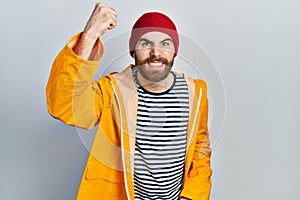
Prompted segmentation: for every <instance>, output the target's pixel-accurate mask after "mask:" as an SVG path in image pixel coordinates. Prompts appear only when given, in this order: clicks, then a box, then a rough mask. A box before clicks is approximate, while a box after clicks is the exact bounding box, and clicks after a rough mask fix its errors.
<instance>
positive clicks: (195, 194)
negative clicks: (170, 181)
mask: <svg viewBox="0 0 300 200" xmlns="http://www.w3.org/2000/svg"><path fill="white" fill-rule="evenodd" d="M199 86H200V87H202V89H203V95H202V99H201V106H200V120H199V122H198V123H199V124H198V131H197V137H196V138H195V141H194V142H195V148H194V154H193V160H192V163H191V165H190V168H189V171H188V175H187V177H186V178H185V181H184V188H183V190H182V193H181V196H182V197H186V198H187V199H192V200H208V199H209V198H210V190H211V174H212V170H211V167H210V157H211V149H210V142H209V135H208V127H207V119H208V100H207V95H206V84H205V83H204V82H203V81H200V82H199V83H198V86H197V84H196V88H197V87H199Z"/></svg>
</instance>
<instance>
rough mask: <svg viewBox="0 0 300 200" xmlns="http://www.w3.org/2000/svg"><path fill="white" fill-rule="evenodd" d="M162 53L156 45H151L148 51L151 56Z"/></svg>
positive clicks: (158, 55)
mask: <svg viewBox="0 0 300 200" xmlns="http://www.w3.org/2000/svg"><path fill="white" fill-rule="evenodd" d="M161 54H162V49H161V48H159V47H157V46H153V47H152V48H151V51H150V55H151V56H153V57H160V56H161Z"/></svg>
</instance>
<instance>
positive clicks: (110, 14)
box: [83, 2, 117, 39]
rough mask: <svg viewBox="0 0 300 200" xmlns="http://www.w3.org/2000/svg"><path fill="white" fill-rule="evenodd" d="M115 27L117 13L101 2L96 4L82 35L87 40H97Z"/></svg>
mask: <svg viewBox="0 0 300 200" xmlns="http://www.w3.org/2000/svg"><path fill="white" fill-rule="evenodd" d="M116 25H117V12H116V11H115V10H114V9H113V8H110V7H108V6H107V5H105V4H104V3H102V2H98V3H96V5H95V8H94V10H93V12H92V15H91V16H90V18H89V20H88V22H87V24H86V26H85V28H84V31H83V34H85V35H86V36H88V37H89V38H94V39H96V38H98V37H100V36H101V35H103V34H104V33H105V32H106V31H107V30H110V29H113V28H114V27H116Z"/></svg>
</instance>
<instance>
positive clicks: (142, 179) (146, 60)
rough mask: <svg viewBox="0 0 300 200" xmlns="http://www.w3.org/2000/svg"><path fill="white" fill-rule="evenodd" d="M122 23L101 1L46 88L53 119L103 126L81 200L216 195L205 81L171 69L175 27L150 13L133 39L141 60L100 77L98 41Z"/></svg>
mask: <svg viewBox="0 0 300 200" xmlns="http://www.w3.org/2000/svg"><path fill="white" fill-rule="evenodd" d="M116 20H117V13H116V11H115V10H113V9H112V8H110V7H108V6H106V5H105V4H103V3H97V4H96V6H95V8H94V11H93V13H92V15H91V17H90V19H89V20H88V22H87V25H86V27H85V29H84V31H83V32H82V33H79V34H77V35H75V36H73V38H71V40H70V41H69V42H68V44H67V45H66V46H65V47H64V48H63V50H62V51H61V52H60V53H59V55H58V56H57V58H56V59H55V61H54V63H53V67H52V70H51V73H50V77H49V81H48V85H47V91H46V93H47V103H48V110H49V113H50V114H51V115H52V116H53V117H55V118H57V119H60V120H62V121H63V122H65V123H67V124H70V125H74V126H78V127H81V128H86V129H91V128H93V127H94V126H95V125H96V124H98V129H97V133H96V136H95V139H94V143H93V146H92V149H91V152H90V155H89V158H88V160H87V164H86V167H85V170H84V173H83V176H82V180H81V184H80V187H79V190H78V194H77V199H78V200H83V199H84V200H87V199H88V200H94V199H95V200H96V199H109V200H111V199H122V200H127V199H128V200H130V199H131V200H133V199H142V200H148V199H156V200H158V199H168V200H173V199H174V200H177V199H193V200H207V199H209V195H210V189H211V180H210V177H211V168H210V155H211V149H210V147H209V139H208V128H207V115H208V111H207V110H208V101H207V96H206V84H205V82H204V81H202V80H193V79H191V78H189V77H187V76H185V75H184V74H180V73H176V72H173V71H171V68H172V65H173V61H174V58H175V57H176V55H177V53H178V46H179V39H178V33H177V30H176V26H175V25H174V23H173V22H172V21H171V19H170V18H168V17H167V16H166V15H164V14H162V13H158V12H149V13H145V14H144V15H142V16H141V17H140V18H139V19H138V20H137V21H136V23H135V24H134V26H133V28H132V32H131V37H130V40H129V50H130V55H131V56H132V57H133V58H134V59H135V64H134V65H130V66H129V67H127V68H126V69H125V70H124V71H123V72H120V73H111V74H108V75H107V76H104V77H101V78H100V79H99V80H97V81H93V76H94V74H95V72H96V70H97V67H98V65H99V62H100V59H101V57H102V54H103V46H102V43H101V41H100V39H99V38H100V36H101V35H103V34H104V33H105V32H106V31H107V30H110V29H112V28H114V27H115V26H116ZM116 48H117V47H116Z"/></svg>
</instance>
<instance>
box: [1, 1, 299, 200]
mask: <svg viewBox="0 0 300 200" xmlns="http://www.w3.org/2000/svg"><path fill="white" fill-rule="evenodd" d="M105 2H106V3H107V4H108V5H110V6H111V7H113V8H115V9H116V10H117V12H118V13H119V21H118V27H117V28H116V29H114V30H112V31H109V32H108V33H107V34H106V35H105V36H104V37H103V40H104V41H111V39H110V37H113V38H114V37H115V38H116V36H118V35H122V34H123V33H124V32H125V33H126V32H127V33H128V31H129V30H130V28H131V27H132V25H133V23H134V21H135V20H136V19H137V17H138V16H140V15H141V14H142V13H143V12H146V11H149V10H152V11H153V10H154V11H161V12H164V13H166V14H168V15H169V16H170V17H171V18H172V19H173V20H174V21H175V23H176V25H177V27H178V31H179V32H180V34H181V35H183V36H185V37H187V38H190V39H191V40H193V41H194V43H195V44H198V47H199V46H202V47H203V49H205V50H206V52H207V53H208V54H209V56H210V58H211V59H212V60H213V62H214V63H215V67H216V69H217V70H218V71H219V73H220V75H221V77H222V79H223V82H224V88H225V91H226V97H227V98H226V99H227V101H226V117H225V126H224V128H223V131H222V132H221V133H222V134H221V135H219V136H220V137H219V140H218V142H217V140H216V139H214V149H213V150H214V152H213V156H212V167H213V171H214V173H213V178H212V179H213V188H212V194H211V199H213V200H269V199H270V200H282V199H289V200H299V199H300V191H299V185H300V170H299V169H300V156H299V153H300V147H299V144H298V143H299V141H300V131H299V130H300V123H299V122H300V104H299V102H300V69H299V67H300V60H299V53H300V51H299V50H300V27H299V24H300V3H299V1H296V0H285V1H283V0H253V1H246V0H227V1H221V0H214V1H192V0H184V1H174V0H164V1H158V0H152V1H135V0H127V1H113V0H111V1H105ZM94 3H95V1H86V0H85V1H83V0H81V1H80V0H72V1H71V0H52V1H38V0H28V1H1V3H0V15H1V18H0V20H1V21H0V22H1V37H0V42H1V43H0V44H1V46H0V58H1V66H0V81H1V84H0V90H1V104H0V158H1V161H0V199H5V200H17V199H23V200H52V199H59V200H69V199H74V198H75V196H76V192H77V188H78V185H79V182H80V179H81V174H82V171H83V168H84V166H85V161H86V158H87V155H88V151H87V148H88V146H89V143H90V142H91V141H92V137H93V131H91V132H86V131H82V130H78V129H76V128H74V127H70V126H66V125H64V124H63V123H61V122H59V121H57V120H55V119H53V118H51V117H50V116H49V114H48V113H47V109H46V102H45V87H46V83H47V79H48V75H49V71H50V68H51V64H52V62H53V60H54V58H55V56H56V55H57V53H58V52H59V51H60V49H61V48H62V47H63V46H64V45H65V43H66V42H67V40H68V39H69V38H70V37H71V36H72V35H73V34H75V33H77V32H79V31H81V30H82V29H83V27H84V25H85V23H86V21H87V19H88V17H89V16H90V13H91V11H92V9H93V7H94ZM113 38H112V39H113ZM117 38H118V37H117ZM127 42H128V41H127V40H125V41H123V42H120V43H119V44H116V45H114V46H113V47H112V45H106V46H105V48H106V49H108V51H106V53H105V55H104V56H105V57H104V59H107V58H114V56H115V55H111V54H109V52H110V51H111V50H109V48H115V49H118V50H119V49H121V51H123V49H124V50H125V51H126V49H127V45H128V43H127ZM180 45H181V47H184V44H180ZM181 50H182V49H181ZM180 54H181V55H184V51H183V50H182V51H180ZM125 57H126V56H125ZM125 60H126V61H127V60H128V61H129V62H132V59H131V58H130V57H129V56H128V57H127V58H126V59H125ZM105 62H106V61H105V60H104V63H102V64H103V65H104V66H107V65H109V63H105ZM107 62H108V61H107ZM127 64H129V63H125V65H124V66H120V67H121V68H123V67H125V66H126V65H127ZM178 64H180V62H178ZM201 66H202V67H204V68H205V66H203V64H200V67H199V70H200V71H201ZM100 67H101V66H100ZM180 69H181V68H180ZM187 71H189V69H187ZM206 77H208V76H206ZM204 78H205V76H204ZM207 81H208V84H209V86H211V88H210V89H211V90H212V91H211V92H212V93H214V92H215V93H216V92H218V91H214V90H213V88H214V87H213V86H214V84H215V82H214V81H210V80H207ZM219 92H220V93H222V91H219ZM217 100H218V98H217ZM219 100H220V99H219ZM221 100H222V99H221ZM221 100H220V101H219V102H222V101H221ZM217 102H218V101H217ZM212 106H217V105H212ZM217 114H218V113H217ZM220 115H222V113H220ZM214 117H218V116H216V115H214ZM214 117H212V118H211V120H212V121H211V123H212V126H213V125H214ZM219 125H220V124H219ZM216 126H218V124H217V125H216ZM211 134H212V137H215V136H216V135H218V133H216V132H213V133H211ZM82 141H84V142H82ZM86 147H87V148H86Z"/></svg>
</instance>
